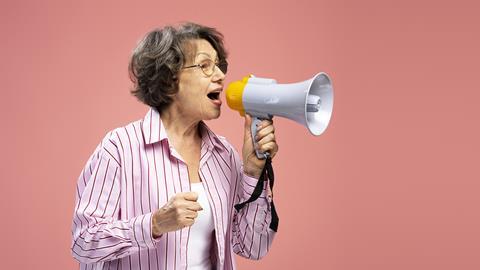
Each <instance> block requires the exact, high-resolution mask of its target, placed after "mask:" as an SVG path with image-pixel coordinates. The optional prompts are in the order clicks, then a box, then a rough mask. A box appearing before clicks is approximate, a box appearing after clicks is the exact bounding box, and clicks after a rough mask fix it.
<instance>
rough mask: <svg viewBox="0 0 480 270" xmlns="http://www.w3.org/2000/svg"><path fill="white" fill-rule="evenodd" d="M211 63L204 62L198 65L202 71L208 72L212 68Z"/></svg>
mask: <svg viewBox="0 0 480 270" xmlns="http://www.w3.org/2000/svg"><path fill="white" fill-rule="evenodd" d="M212 65H213V62H212V61H204V62H202V63H201V64H200V68H201V69H203V70H210V69H211V68H212Z"/></svg>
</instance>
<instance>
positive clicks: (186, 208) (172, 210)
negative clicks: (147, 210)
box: [152, 192, 203, 238]
mask: <svg viewBox="0 0 480 270" xmlns="http://www.w3.org/2000/svg"><path fill="white" fill-rule="evenodd" d="M197 199H198V194H197V193H196V192H181V193H177V194H175V195H174V196H173V197H172V198H170V200H168V202H167V204H165V205H164V206H163V207H162V208H160V209H158V210H157V211H156V212H155V213H154V214H153V217H152V234H153V237H154V238H157V237H160V236H161V235H162V234H164V233H166V232H171V231H176V230H179V229H182V228H184V227H187V226H192V224H193V223H194V222H195V218H196V217H197V216H198V213H197V211H201V210H203V208H202V206H201V205H200V204H199V203H198V202H197Z"/></svg>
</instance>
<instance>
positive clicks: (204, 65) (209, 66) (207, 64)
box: [183, 59, 228, 77]
mask: <svg viewBox="0 0 480 270" xmlns="http://www.w3.org/2000/svg"><path fill="white" fill-rule="evenodd" d="M215 66H217V67H218V69H220V70H221V71H222V72H223V74H227V69H228V63H227V61H226V60H223V61H221V62H217V63H215V62H213V61H212V60H211V59H205V60H203V61H202V62H201V63H200V64H196V65H192V66H188V67H183V69H187V68H195V67H199V68H201V69H202V72H203V74H205V75H206V76H208V77H210V76H212V75H213V73H214V72H215Z"/></svg>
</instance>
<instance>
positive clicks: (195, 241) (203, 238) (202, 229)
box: [187, 182, 215, 270]
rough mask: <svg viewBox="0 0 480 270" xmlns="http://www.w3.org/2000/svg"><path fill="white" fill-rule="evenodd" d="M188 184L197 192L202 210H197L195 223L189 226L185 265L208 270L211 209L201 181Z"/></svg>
mask: <svg viewBox="0 0 480 270" xmlns="http://www.w3.org/2000/svg"><path fill="white" fill-rule="evenodd" d="M190 186H191V191H194V192H197V194H198V200H197V202H198V203H199V204H200V205H201V206H202V208H203V210H201V211H198V216H197V218H196V219H195V223H193V225H192V226H191V227H190V236H189V239H188V245H187V250H188V252H187V265H188V269H193V270H207V269H208V270H210V269H212V262H211V261H210V251H211V248H212V244H213V241H214V239H215V238H214V236H213V231H214V230H215V224H214V223H213V215H212V210H211V209H210V204H209V203H208V199H207V195H206V193H205V188H204V187H203V184H202V183H201V182H200V183H191V184H190Z"/></svg>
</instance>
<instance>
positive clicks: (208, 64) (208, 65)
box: [200, 59, 215, 76]
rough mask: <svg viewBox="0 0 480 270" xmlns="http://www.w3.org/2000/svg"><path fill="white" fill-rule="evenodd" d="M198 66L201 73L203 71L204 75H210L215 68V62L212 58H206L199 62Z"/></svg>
mask: <svg viewBox="0 0 480 270" xmlns="http://www.w3.org/2000/svg"><path fill="white" fill-rule="evenodd" d="M200 68H202V71H203V73H205V75H207V76H210V75H212V74H213V70H214V69H215V64H214V63H213V61H212V60H210V59H207V60H205V61H203V62H202V63H201V64H200Z"/></svg>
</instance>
